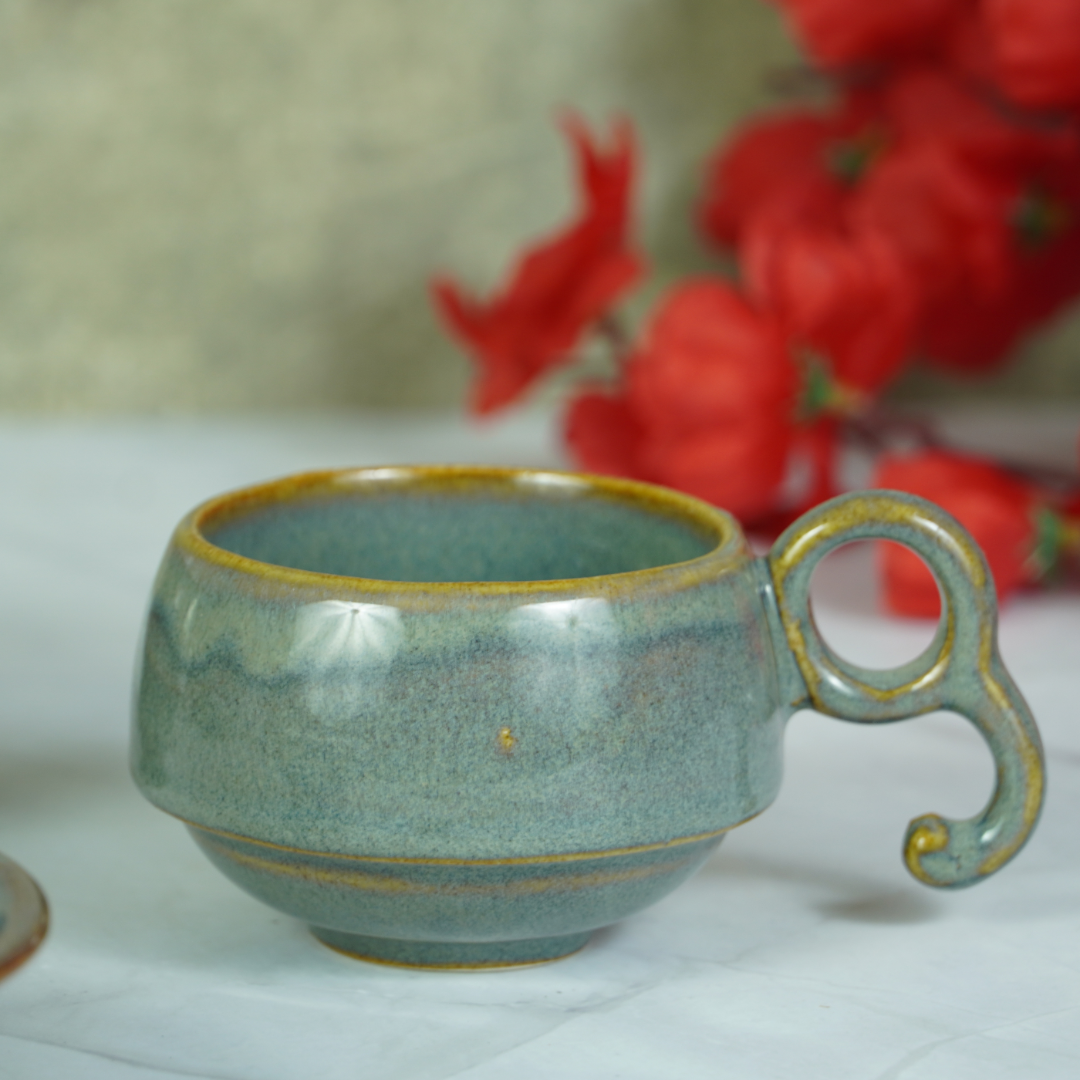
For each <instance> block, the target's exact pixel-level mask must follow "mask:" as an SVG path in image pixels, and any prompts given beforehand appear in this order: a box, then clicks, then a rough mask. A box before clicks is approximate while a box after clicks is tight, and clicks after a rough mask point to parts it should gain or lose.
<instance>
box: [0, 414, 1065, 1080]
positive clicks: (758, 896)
mask: <svg viewBox="0 0 1080 1080" xmlns="http://www.w3.org/2000/svg"><path fill="white" fill-rule="evenodd" d="M999 421H1000V422H999ZM965 425H966V426H965ZM954 427H955V429H956V430H957V431H958V432H960V433H961V434H962V435H964V437H965V438H966V439H967V440H968V441H969V442H971V443H978V442H980V441H981V442H982V443H983V444H984V445H985V444H990V445H998V446H1000V445H1001V443H1002V441H1003V440H1004V441H1006V442H1009V443H1010V444H1011V445H1013V446H1015V447H1016V448H1017V449H1018V450H1020V451H1022V452H1024V453H1026V454H1027V455H1028V456H1034V457H1041V458H1042V459H1044V460H1049V459H1054V458H1056V459H1057V460H1059V461H1062V460H1069V459H1071V456H1072V454H1074V453H1075V445H1076V443H1075V434H1076V431H1077V430H1078V429H1080V413H1074V414H1072V415H1070V414H1067V413H1065V412H1057V413H1054V414H1053V415H1048V416H1043V417H1039V416H1026V417H1023V416H1021V417H1019V418H1018V417H1017V416H1015V415H1014V416H1011V417H1004V418H1002V417H998V418H997V420H995V418H994V417H993V416H992V415H991V416H989V417H988V416H986V415H981V414H980V415H979V416H976V417H974V418H972V417H966V418H965V417H960V418H958V419H956V421H955V424H954ZM423 460H428V461H440V460H441V461H448V460H462V461H487V462H501V463H511V464H557V463H558V461H559V457H558V453H557V450H556V449H555V441H554V439H553V438H552V436H551V433H550V429H549V425H548V424H547V423H545V421H544V420H543V419H542V418H525V419H518V420H513V421H510V422H508V423H505V424H501V425H496V426H493V427H489V428H487V429H485V430H483V431H481V432H478V431H476V430H475V429H472V428H470V427H469V426H468V425H467V424H466V423H465V422H463V421H460V420H456V419H451V418H439V417H435V418H429V419H428V420H426V421H424V420H421V419H418V418H400V419H397V420H389V419H373V418H370V417H362V416H361V417H348V416H343V417H335V418H308V419H300V420H298V419H295V418H293V419H285V418H283V419H280V420H273V419H260V420H235V419H234V420H228V419H218V420H202V421H183V420H139V421H134V420H126V421H114V422H105V421H93V422H90V421H84V422H76V421H34V422H31V421H21V422H15V421H11V420H8V421H4V422H3V423H0V461H2V462H3V468H2V471H0V851H3V852H5V853H6V854H7V855H9V856H10V857H12V858H14V859H17V860H18V861H19V862H21V863H22V864H23V865H24V866H25V867H26V868H27V869H28V870H29V871H30V872H31V873H32V874H33V875H34V876H35V877H36V878H37V880H38V881H39V882H40V883H41V885H42V886H43V888H44V889H45V891H46V893H47V894H48V897H49V900H50V903H51V906H52V913H53V922H52V927H51V930H50V933H49V936H48V938H47V940H46V942H45V944H44V946H43V947H42V949H41V950H40V951H39V952H38V953H37V954H36V955H35V957H34V958H32V959H31V961H30V962H29V963H28V964H27V965H26V966H25V967H23V968H22V969H20V970H19V971H18V972H16V973H15V974H14V975H13V976H12V977H11V978H9V979H8V980H6V981H5V982H3V983H0V1077H2V1078H3V1080H12V1078H17V1080H23V1078H27V1080H52V1078H67V1077H74V1078H78V1080H99V1078H114V1077H115V1078H118V1080H150V1078H158V1080H160V1078H165V1077H181V1076H183V1077H220V1078H230V1080H232V1078H248V1077H251V1078H259V1080H278V1078H281V1080H321V1078H325V1080H338V1078H353V1077H358V1078H359V1077H364V1078H368V1077H378V1078H384V1077H392V1078H401V1080H448V1078H450V1077H460V1078H468V1080H493V1078H502V1077H513V1078H515V1080H552V1078H555V1077H558V1078H562V1080H577V1078H581V1080H607V1078H616V1077H617V1078H625V1080H639V1078H640V1080H658V1078H663V1080H696V1078H698V1077H701V1078H709V1080H715V1078H737V1080H741V1078H746V1080H768V1078H773V1077H776V1078H783V1080H790V1078H799V1080H815V1078H818V1077H820V1078H828V1080H846V1078H852V1080H855V1078H858V1080H897V1078H900V1077H903V1078H904V1080H939V1078H940V1080H967V1078H972V1080H974V1078H978V1080H996V1078H1006V1077H1007V1078H1010V1080H1015V1078H1023V1080H1031V1078H1051V1077H1053V1078H1058V1077H1060V1078H1062V1080H1064V1078H1069V1080H1075V1078H1076V1077H1077V1076H1080V709H1078V707H1077V706H1078V703H1080V596H1078V595H1076V594H1072V595H1069V594H1052V595H1040V596H1030V597H1022V598H1020V599H1018V600H1016V601H1014V602H1013V603H1012V604H1011V605H1010V606H1009V607H1008V609H1007V610H1006V611H1005V613H1004V616H1003V619H1002V626H1001V637H1002V649H1003V653H1004V656H1005V659H1006V663H1007V664H1008V665H1009V667H1010V669H1011V670H1012V672H1013V673H1014V675H1015V677H1016V679H1017V682H1018V683H1019V685H1020V686H1021V688H1022V690H1023V691H1024V693H1025V694H1026V695H1027V697H1028V699H1029V701H1030V703H1031V705H1032V707H1033V709H1034V712H1035V714H1036V716H1037V718H1038V720H1039V723H1040V725H1041V727H1042V731H1043V734H1044V739H1045V742H1046V747H1047V752H1048V763H1049V771H1050V786H1049V795H1048V799H1047V804H1046V809H1045V813H1044V816H1043V820H1042V822H1041V824H1040V826H1039V829H1038V830H1037V832H1036V834H1035V836H1034V838H1033V839H1032V840H1031V842H1030V843H1029V845H1028V846H1027V848H1026V849H1025V850H1024V851H1023V852H1022V854H1021V855H1020V856H1019V857H1018V858H1017V859H1016V860H1015V862H1013V863H1012V864H1010V865H1009V866H1007V867H1006V868H1005V869H1004V870H1003V871H1002V872H1001V873H1000V874H998V875H997V876H996V877H994V878H992V879H990V880H989V881H987V882H985V883H983V884H981V885H979V886H978V887H976V888H974V889H970V890H964V891H960V892H956V893H940V892H934V891H931V890H929V889H926V888H924V887H923V886H921V885H919V884H917V883H916V882H915V881H913V880H912V879H911V878H910V877H908V875H907V873H906V871H905V870H904V868H903V866H902V865H901V860H900V852H899V844H900V838H901V836H902V833H903V830H904V826H905V825H906V823H907V821H908V819H909V818H911V817H913V816H915V815H916V814H921V813H924V812H927V811H931V810H934V811H938V812H941V813H944V814H948V815H953V816H967V815H970V814H972V813H974V812H975V811H977V810H978V809H979V808H980V807H981V806H982V804H983V802H984V801H985V798H986V796H987V795H988V793H989V790H990V785H991V780H992V771H991V765H990V757H989V754H988V752H987V751H986V749H985V748H984V746H983V745H982V743H981V742H980V740H979V739H978V738H977V737H976V735H975V734H974V733H973V731H972V729H971V728H970V727H969V725H968V724H966V723H965V722H964V721H962V720H960V719H959V718H956V717H952V716H942V715H935V716H930V717H924V718H922V719H919V720H914V721H910V722H907V723H902V724H896V725H890V726H888V727H884V728H870V727H866V728H863V727H860V726H858V725H853V724H844V723H840V722H837V721H833V720H828V719H826V718H823V717H820V716H817V715H815V714H813V713H808V712H807V713H800V714H798V715H797V716H796V717H795V718H794V719H793V720H792V723H791V725H790V728H789V732H788V737H787V746H786V750H787V753H786V778H785V783H784V788H783V792H782V794H781V795H780V797H779V799H778V800H777V802H776V803H775V805H774V806H773V807H772V808H771V809H770V810H769V811H768V812H767V813H766V814H764V815H763V816H762V817H760V818H758V819H757V820H755V821H753V822H751V823H749V824H747V825H745V826H743V827H742V828H741V829H738V830H736V831H735V832H734V833H733V834H732V835H731V836H730V837H729V838H728V839H727V840H726V841H725V843H724V845H723V846H722V847H721V848H720V849H719V851H718V852H717V854H716V855H715V856H714V857H713V858H712V859H711V860H710V862H709V863H708V864H707V865H706V866H705V868H704V870H703V871H702V872H701V873H700V874H699V875H698V876H697V877H696V878H694V879H693V880H692V881H690V882H689V883H688V884H686V885H684V886H683V887H682V888H681V889H679V890H678V891H677V892H675V893H674V894H672V895H671V896H670V897H669V898H667V899H666V900H664V901H662V902H661V903H659V904H658V905H656V906H655V907H653V908H652V909H650V910H648V911H646V912H644V913H642V914H640V915H637V916H635V917H633V918H630V919H627V920H626V921H625V922H623V923H622V924H620V925H618V926H616V927H614V928H611V929H609V930H605V931H602V932H600V933H598V934H597V935H596V936H595V938H594V940H593V942H592V943H591V944H590V945H589V946H588V947H587V948H586V949H585V950H584V951H583V952H581V953H579V954H578V955H576V956H574V957H572V958H570V959H567V960H563V961H560V962H559V963H556V964H552V965H548V966H543V967H538V968H531V969H519V970H515V971H507V972H501V973H484V974H468V975H462V974H442V973H423V972H411V971H406V970H400V969H394V968H388V967H380V966H375V965H369V964H364V963H361V962H358V961H353V960H349V959H347V958H345V957H343V956H340V955H338V954H336V953H333V952H331V951H329V950H327V949H325V948H323V947H322V946H320V945H318V944H317V943H316V942H315V941H314V940H313V939H312V938H311V937H310V936H309V935H308V934H307V933H306V931H305V930H304V928H303V927H302V926H300V925H298V924H296V923H294V922H293V921H291V920H290V919H288V918H286V917H284V916H280V915H277V914H276V913H274V912H273V911H271V910H269V909H267V908H264V907H263V906H261V905H260V904H259V903H258V902H256V901H255V900H252V899H250V898H249V897H247V896H246V895H244V894H243V893H241V892H240V891H238V890H237V889H236V888H235V887H234V886H233V885H231V884H230V883H229V882H228V881H226V880H225V879H224V878H223V877H222V876H221V875H219V874H218V872H217V871H216V870H214V869H213V868H212V867H211V866H210V864H209V863H208V862H207V861H206V860H205V859H204V858H203V856H202V855H201V854H200V853H199V852H198V851H197V850H196V848H195V846H194V844H193V843H192V841H191V839H190V838H189V837H188V835H187V833H186V832H185V831H184V829H183V828H182V827H181V826H180V825H179V824H178V823H177V822H175V821H173V820H172V819H170V818H168V817H166V816H165V815H164V814H162V813H160V812H158V811H157V810H155V809H153V808H152V807H151V806H150V805H149V804H148V803H146V802H144V801H143V800H142V798H141V797H140V796H139V795H138V793H137V792H136V791H135V789H134V787H133V785H132V783H131V781H130V780H129V778H128V775H127V771H126V761H125V757H126V739H127V725H128V694H129V686H130V680H131V669H132V664H133V657H134V651H135V641H136V636H137V633H138V629H139V623H140V621H141V618H142V613H143V609H144V605H145V603H146V598H147V593H148V589H149V585H150V581H151V578H152V576H153V573H154V569H155V566H156V563H157V560H158V558H159V557H160V555H161V552H162V550H163V547H164V544H165V541H166V538H167V536H168V534H169V532H170V530H171V528H172V526H173V525H174V524H175V522H176V520H178V519H179V517H180V516H181V515H182V514H183V513H184V512H185V511H186V510H188V509H189V508H190V507H191V506H192V505H194V504H195V503H196V502H198V501H200V500H201V499H203V498H204V497H206V496H208V495H211V494H214V493H216V492H218V491H221V490H224V489H227V488H229V487H234V486H238V485H240V484H243V483H247V482H249V481H253V480H257V479H262V478H266V477H269V476H274V475H279V474H282V473H286V472H290V471H294V470H296V469H301V468H308V467H317V466H328V465H345V464H361V463H376V462H382V463H388V462H405V461H423ZM815 595H816V603H817V610H818V612H819V615H820V620H821V622H822V623H823V624H824V626H825V629H826V633H827V634H828V635H829V637H830V639H831V640H832V642H833V643H834V645H835V646H836V647H837V648H838V649H839V650H840V651H842V652H844V653H846V654H847V655H849V656H850V657H852V658H853V659H856V660H859V661H862V662H872V663H877V664H878V665H879V666H885V665H886V664H889V663H892V662H895V661H897V660H900V659H905V658H907V657H909V656H911V655H913V654H914V653H915V652H916V651H917V649H918V646H919V644H920V643H921V642H924V641H926V640H927V639H928V638H929V635H930V628H929V627H928V626H926V625H924V624H922V623H905V622H898V621H895V620H890V619H888V618H886V617H884V616H882V615H881V614H879V613H878V612H877V610H876V609H875V607H874V601H873V597H872V574H871V571H870V566H869V563H868V561H867V557H866V552H865V551H859V550H857V549H846V550H845V551H844V552H841V553H840V554H839V555H837V556H834V558H833V560H831V561H830V562H829V563H827V564H825V565H824V566H823V567H822V573H821V580H820V582H819V584H818V587H817V592H816V594H815Z"/></svg>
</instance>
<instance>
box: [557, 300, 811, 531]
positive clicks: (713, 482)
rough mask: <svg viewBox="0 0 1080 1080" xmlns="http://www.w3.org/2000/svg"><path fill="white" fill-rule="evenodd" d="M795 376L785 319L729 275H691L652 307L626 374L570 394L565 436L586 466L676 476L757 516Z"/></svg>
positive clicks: (778, 456) (771, 484)
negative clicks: (606, 391)
mask: <svg viewBox="0 0 1080 1080" xmlns="http://www.w3.org/2000/svg"><path fill="white" fill-rule="evenodd" d="M796 387H797V374H796V371H795V368H794V365H793V364H792V362H791V358H790V356H789V353H788V349H787V343H786V341H785V339H784V335H783V333H782V331H781V329H780V327H779V326H778V325H777V324H776V322H775V321H774V320H772V319H770V318H769V317H768V316H767V315H765V314H763V313H762V312H760V311H758V310H756V309H755V308H754V307H753V306H752V305H751V304H750V303H749V302H748V301H747V300H746V299H745V298H744V297H742V296H740V295H739V293H737V292H736V291H735V290H734V289H733V288H732V287H731V286H729V285H727V284H724V283H722V282H719V281H708V280H698V281H690V282H687V283H685V284H683V285H681V286H679V287H678V288H677V289H675V290H674V291H672V292H671V293H670V294H669V295H668V296H667V297H666V298H665V300H664V301H663V302H662V303H661V305H660V308H659V309H658V310H657V312H656V313H655V315H654V316H653V319H652V322H651V323H650V326H649V328H648V331H647V333H646V335H645V340H644V343H643V344H642V346H641V347H640V349H639V350H638V351H637V353H636V354H635V355H634V357H633V358H632V360H631V361H630V363H629V364H628V366H627V382H626V386H625V387H624V388H623V389H622V390H621V391H620V392H618V393H617V394H612V395H606V396H605V395H603V394H601V393H599V392H597V391H596V390H588V391H586V392H585V393H583V394H582V395H580V396H579V397H578V398H577V399H576V400H575V401H574V402H572V404H571V407H570V413H569V416H568V423H567V439H568V442H569V443H570V446H571V448H572V449H573V451H574V453H575V455H576V457H577V458H578V460H579V461H580V462H581V464H582V465H583V466H584V467H585V468H591V469H596V470H602V471H615V472H619V473H623V474H624V475H630V476H636V477H639V478H640V479H644V480H652V481H655V482H657V483H662V484H668V485H670V486H671V487H675V488H679V489H681V490H682V491H686V492H689V493H690V494H691V495H696V496H698V497H699V498H702V499H706V500H708V501H709V502H712V503H715V504H717V505H719V506H722V507H724V508H725V509H727V510H730V511H731V512H732V513H734V514H735V515H737V516H738V517H740V518H742V519H743V520H753V519H755V518H758V517H761V516H763V515H765V514H767V513H769V512H770V511H771V510H773V509H774V507H775V503H776V499H777V492H778V489H779V487H780V485H781V483H782V481H783V479H784V472H785V467H786V464H787V457H788V451H789V449H790V447H791V442H792V436H793V432H794V422H793V414H794V399H795V393H796Z"/></svg>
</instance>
